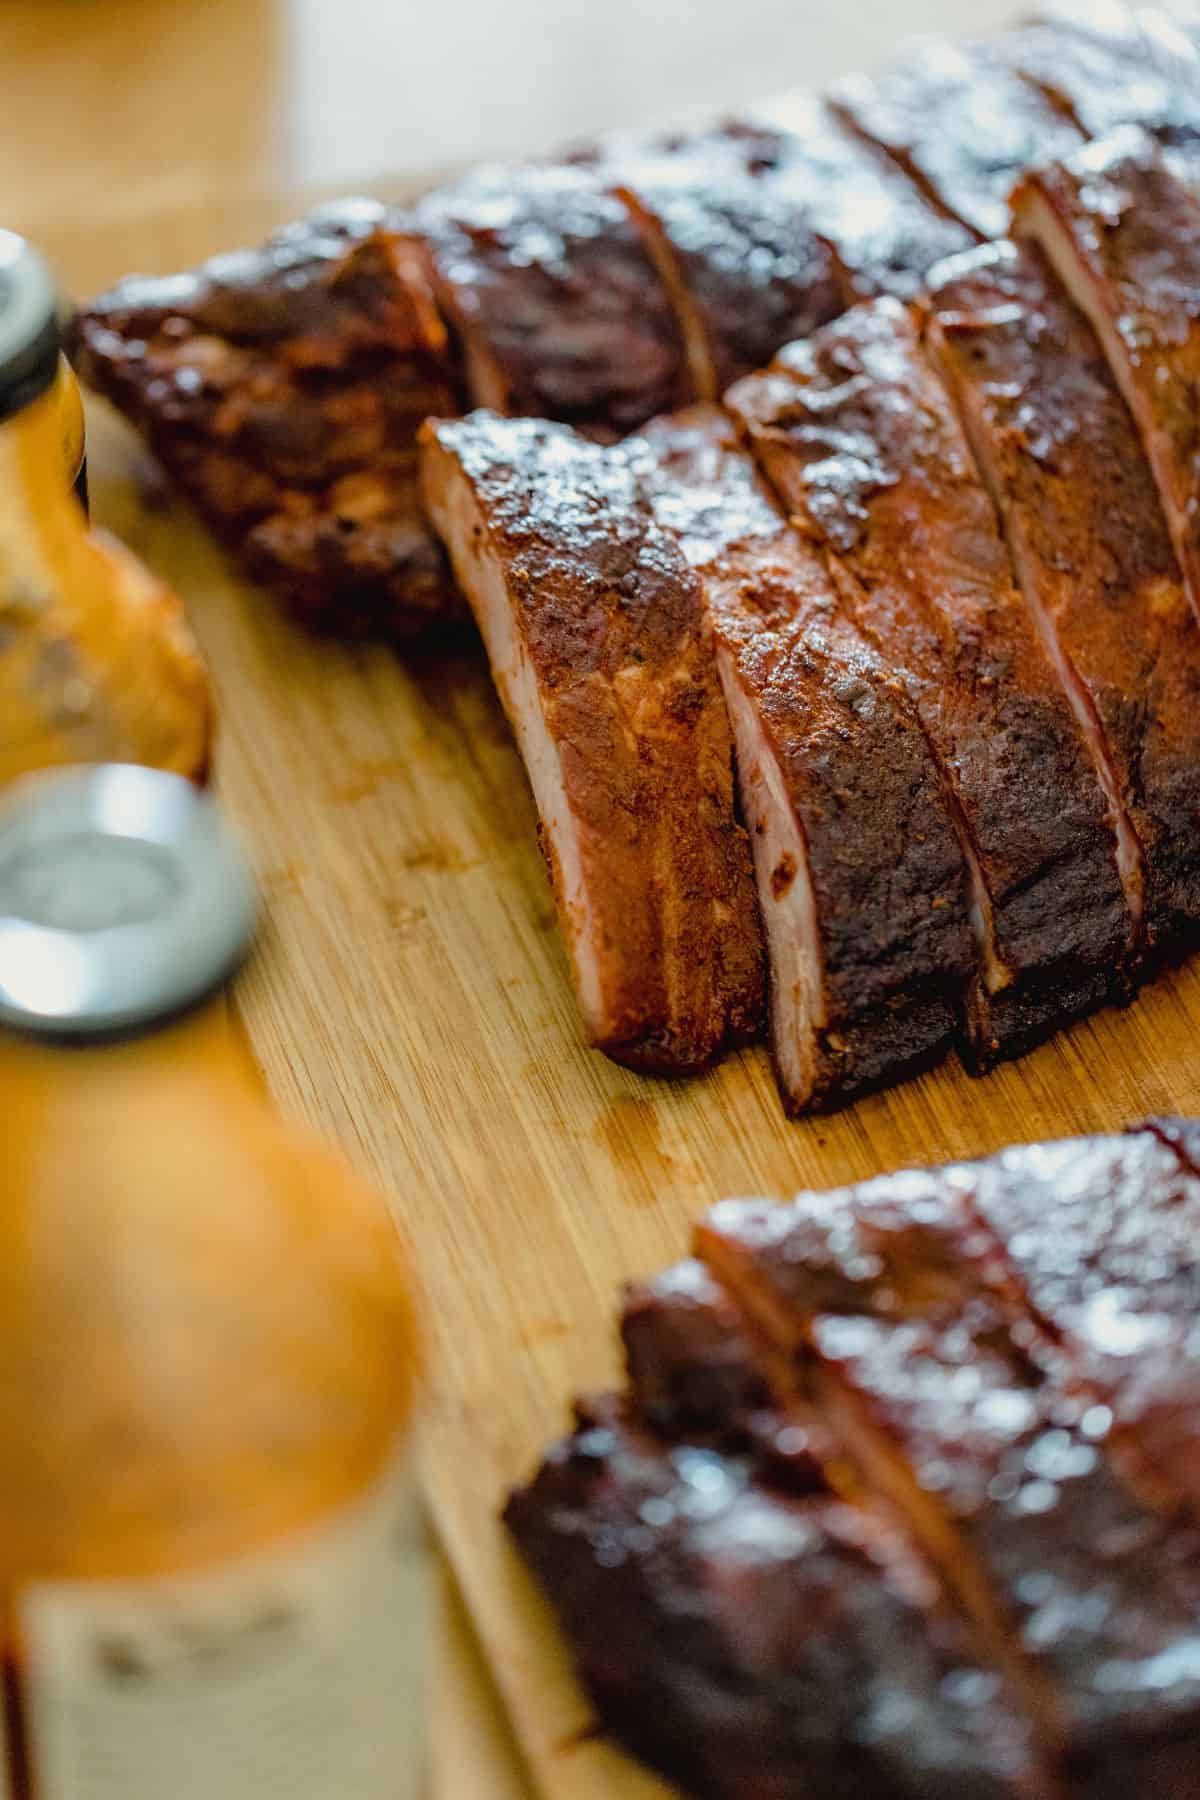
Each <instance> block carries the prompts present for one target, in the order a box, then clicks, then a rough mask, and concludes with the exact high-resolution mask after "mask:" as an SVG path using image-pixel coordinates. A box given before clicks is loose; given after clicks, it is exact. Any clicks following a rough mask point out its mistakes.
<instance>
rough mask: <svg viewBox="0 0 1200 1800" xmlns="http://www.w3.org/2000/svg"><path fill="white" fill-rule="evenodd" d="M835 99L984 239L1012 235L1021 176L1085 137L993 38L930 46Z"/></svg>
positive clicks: (839, 90) (850, 120)
mask: <svg viewBox="0 0 1200 1800" xmlns="http://www.w3.org/2000/svg"><path fill="white" fill-rule="evenodd" d="M1001 42H1002V40H1001ZM831 102H832V104H833V106H834V108H835V110H836V111H837V113H838V114H839V116H840V117H841V118H843V119H844V120H845V121H846V123H847V124H848V125H850V126H851V127H852V128H853V129H854V130H855V131H858V132H859V133H860V134H861V135H862V136H863V137H865V138H867V139H868V140H869V141H871V142H872V143H875V144H878V145H879V146H880V147H881V148H882V149H884V150H886V151H888V153H889V154H890V155H891V156H893V157H895V159H896V161H897V162H898V163H899V164H900V166H901V168H903V169H904V170H905V171H906V172H907V173H908V174H909V175H910V176H911V177H912V179H913V180H914V181H915V182H916V183H917V184H918V186H919V187H920V188H921V189H922V191H923V192H924V193H925V194H927V195H928V197H929V198H930V199H931V200H932V201H933V202H934V203H935V204H936V205H937V206H939V207H941V208H942V210H943V211H944V212H946V213H947V214H948V215H949V216H950V217H951V218H954V219H957V220H959V221H960V223H962V224H963V225H965V226H967V227H968V228H969V229H970V230H972V231H974V232H976V233H977V234H978V236H980V237H985V238H993V237H1003V235H1004V233H1005V232H1006V231H1007V229H1008V210H1007V201H1008V194H1009V190H1010V188H1011V187H1012V184H1013V182H1014V181H1015V180H1016V179H1017V177H1018V175H1021V174H1023V173H1024V171H1025V170H1026V169H1028V168H1030V167H1031V166H1032V165H1033V164H1035V163H1041V162H1046V161H1049V160H1050V159H1051V158H1052V157H1055V156H1060V155H1066V154H1069V153H1070V151H1071V150H1073V149H1074V148H1075V147H1076V146H1077V145H1078V144H1079V142H1080V137H1081V134H1080V132H1079V129H1078V127H1077V126H1076V125H1075V124H1074V122H1073V121H1072V120H1071V119H1069V118H1067V117H1066V116H1065V115H1064V113H1063V112H1062V111H1061V109H1060V108H1059V107H1057V106H1055V105H1054V104H1053V103H1052V102H1051V101H1050V100H1048V99H1047V98H1046V97H1045V96H1044V95H1043V94H1042V93H1040V92H1039V91H1038V89H1037V88H1036V87H1035V86H1034V85H1033V84H1032V83H1030V82H1027V81H1025V80H1023V79H1022V78H1021V76H1020V75H1018V74H1017V73H1016V71H1015V70H1013V69H1011V68H1009V67H1007V66H1006V64H1005V61H1004V58H1003V55H1002V54H1000V53H999V52H998V51H997V49H996V47H995V46H994V45H992V44H990V43H987V42H979V43H976V44H967V45H964V46H962V47H961V48H960V47H959V46H957V45H954V44H948V43H943V42H940V41H937V40H933V39H929V40H923V41H921V42H919V43H917V44H915V45H914V46H912V47H911V48H910V49H909V50H908V51H906V52H905V54H904V55H903V56H901V57H899V58H897V60H896V61H894V62H892V63H890V64H889V65H888V66H887V67H886V68H884V69H883V70H882V71H881V72H880V73H879V74H877V75H855V76H848V77H847V78H846V79H844V80H843V81H841V82H839V83H838V84H837V86H836V87H835V88H834V89H833V90H832V94H831Z"/></svg>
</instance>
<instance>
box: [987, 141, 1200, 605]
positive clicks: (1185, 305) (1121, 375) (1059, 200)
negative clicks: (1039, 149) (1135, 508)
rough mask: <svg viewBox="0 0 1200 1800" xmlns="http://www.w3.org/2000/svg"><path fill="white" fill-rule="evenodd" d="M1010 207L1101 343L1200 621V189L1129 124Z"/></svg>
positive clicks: (1022, 190) (1030, 180) (1033, 178)
mask: <svg viewBox="0 0 1200 1800" xmlns="http://www.w3.org/2000/svg"><path fill="white" fill-rule="evenodd" d="M1013 214H1014V220H1015V224H1016V229H1017V232H1018V233H1019V234H1020V235H1022V236H1025V237H1033V238H1036V239H1037V240H1038V242H1039V243H1040V244H1041V246H1042V248H1043V250H1044V251H1045V252H1046V254H1047V256H1048V257H1049V259H1050V261H1051V263H1052V264H1053V265H1054V268H1055V270H1056V271H1057V273H1058V275H1059V277H1060V279H1061V280H1062V281H1063V283H1064V285H1065V286H1066V288H1067V290H1068V292H1069V293H1070V294H1071V296H1072V298H1073V299H1074V300H1075V302H1076V304H1077V305H1078V306H1079V307H1080V308H1081V309H1082V311H1083V312H1084V313H1086V314H1087V317H1088V318H1089V319H1090V321H1091V323H1092V326H1093V327H1094V329H1095V331H1096V333H1097V335H1098V337H1099V338H1100V341H1101V343H1102V344H1103V345H1104V349H1105V352H1106V354H1107V356H1108V359H1109V362H1110V364H1111V365H1112V370H1113V374H1114V375H1115V376H1116V379H1117V381H1118V383H1119V385H1120V387H1121V391H1122V393H1123V394H1124V396H1125V399H1126V401H1127V402H1128V404H1129V408H1130V411H1131V412H1132V413H1133V416H1134V418H1135V419H1136V420H1137V424H1138V428H1139V430H1140V431H1141V435H1142V440H1143V443H1144V444H1145V447H1146V453H1147V455H1148V456H1149V459H1150V465H1151V467H1152V469H1153V470H1154V474H1155V478H1156V480H1157V482H1158V487H1159V492H1160V493H1161V495H1162V501H1163V506H1164V508H1165V510H1166V515H1167V524H1168V526H1169V528H1170V532H1171V539H1172V542H1173V544H1174V546H1175V554H1176V556H1177V557H1178V558H1179V565H1180V567H1181V569H1182V570H1183V576H1184V581H1185V584H1186V586H1187V590H1188V594H1189V597H1190V599H1191V602H1192V606H1193V609H1194V610H1195V612H1196V616H1197V618H1198V619H1200V194H1197V193H1196V192H1195V191H1194V190H1193V189H1192V188H1191V187H1189V186H1188V185H1187V183H1186V182H1185V181H1184V180H1183V179H1182V177H1181V175H1180V173H1179V172H1177V171H1176V170H1175V168H1174V167H1173V166H1172V162H1171V159H1170V156H1169V155H1168V153H1166V152H1164V151H1163V150H1162V149H1161V148H1160V147H1159V146H1158V145H1157V144H1156V143H1155V142H1154V140H1153V139H1151V138H1149V137H1147V136H1146V135H1145V134H1144V133H1141V132H1136V131H1123V132H1117V133H1114V134H1113V135H1112V136H1111V137H1109V138H1105V139H1103V140H1101V141H1100V142H1098V143H1095V144H1089V145H1088V146H1087V147H1086V148H1085V149H1083V150H1081V151H1080V152H1079V153H1078V154H1077V155H1076V156H1074V157H1071V158H1069V159H1068V160H1065V161H1062V162H1058V163H1054V164H1052V165H1051V166H1049V167H1047V168H1043V169H1039V170H1036V171H1034V172H1033V173H1031V174H1029V175H1028V176H1027V177H1026V178H1025V180H1024V181H1023V182H1022V183H1021V184H1020V186H1019V187H1018V189H1017V190H1016V192H1015V194H1014V196H1013Z"/></svg>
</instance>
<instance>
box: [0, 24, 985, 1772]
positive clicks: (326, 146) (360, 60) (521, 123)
mask: <svg viewBox="0 0 1200 1800" xmlns="http://www.w3.org/2000/svg"><path fill="white" fill-rule="evenodd" d="M1012 10H1013V7H1012V4H1011V0H910V4H909V5H908V6H907V7H905V8H904V9H898V8H896V7H895V6H894V4H893V0H858V3H857V4H856V5H855V6H854V7H853V8H845V9H834V8H830V7H829V6H828V5H827V4H826V3H825V0H738V4H737V5H734V6H731V5H729V4H728V3H727V0H722V3H721V4H716V3H713V0H703V3H701V4H697V3H696V0H665V3H663V4H659V5H654V4H649V5H648V4H647V0H605V4H604V5H601V6H597V5H596V4H595V3H594V0H557V4H553V5H552V4H549V0H505V4H503V5H502V4H500V3H499V0H455V3H454V4H452V5H447V6H443V7H440V8H439V7H420V8H418V7H411V6H403V5H398V4H396V3H395V0H5V4H4V6H3V8H0V63H2V66H3V68H4V70H5V76H6V81H5V91H6V98H5V109H4V119H3V124H2V125H0V140H2V149H3V154H2V155H0V224H4V225H7V226H10V227H12V228H14V229H17V230H20V231H23V232H25V233H27V234H28V235H30V236H31V237H33V238H34V239H35V240H37V241H39V242H40V243H41V244H43V245H44V246H45V247H46V249H47V250H48V251H49V253H50V255H51V256H52V258H53V259H54V260H55V261H56V263H57V265H58V267H59V269H60V271H61V274H62V277H63V280H64V283H65V284H66V285H67V287H68V288H69V289H72V290H74V291H76V292H86V291H88V290H89V289H91V288H93V287H95V286H97V285H100V284H101V283H103V282H106V281H108V280H111V279H113V278H115V277H116V276H118V275H120V274H122V273H124V272H125V269H126V266H127V262H128V259H129V257H130V256H133V255H136V256H137V258H138V260H139V262H141V263H142V264H143V265H149V266H153V267H157V268H164V269H165V268H169V267H171V266H172V264H173V262H174V261H175V259H176V257H177V256H178V255H180V254H183V253H184V252H183V251H182V250H181V248H180V247H181V246H187V251H186V253H187V254H188V255H191V254H193V252H194V247H195V246H196V245H201V246H202V247H203V248H204V249H216V248H219V247H222V243H221V227H222V221H223V217H224V215H225V209H226V206H227V204H229V216H230V218H231V219H234V218H236V220H237V221H238V227H237V229H238V231H239V232H240V230H241V229H242V227H243V226H244V224H245V222H246V221H247V220H249V219H252V218H256V217H258V216H259V215H261V219H262V222H263V224H264V225H266V224H268V223H271V222H273V221H274V220H276V219H277V218H279V217H280V216H281V212H282V211H283V209H284V208H285V205H286V204H288V203H291V202H292V201H294V199H295V197H296V196H298V195H300V194H302V193H307V192H309V191H317V192H325V191H330V192H332V191H352V190H353V189H355V188H356V187H358V186H360V185H363V186H366V185H371V186H376V187H377V186H378V185H379V184H380V182H381V180H384V181H386V182H395V183H396V184H397V185H398V186H405V185H410V184H413V183H416V182H418V181H420V180H421V179H423V178H425V177H426V176H427V175H429V174H430V173H432V172H436V171H440V170H442V169H445V168H447V167H450V166H454V165H462V164H463V163H466V162H468V161H470V160H472V159H474V158H476V157H479V156H482V155H484V154H487V153H490V152H508V151H526V150H530V151H536V150H539V149H543V148H546V147H548V146H550V145H552V144H554V143H555V142H559V141H566V140H572V139H577V138H581V137H584V136H587V135H589V134H591V133H593V132H596V131H599V130H603V129H605V128H608V127H612V126H619V125H626V124H633V123H642V122H649V121H651V120H667V119H674V118H688V117H692V116H698V115H701V114H703V113H705V112H712V113H716V112H720V111H722V110H727V109H730V108H732V107H734V106H736V105H737V104H738V103H739V102H745V101H747V100H749V99H752V98H757V97H762V96H765V95H766V94H768V93H770V92H774V91H778V90H780V89H783V88H786V87H796V86H800V85H805V84H809V83H811V84H813V85H817V84H819V83H820V82H822V81H824V80H825V79H827V78H828V77H829V76H831V75H833V74H836V73H838V72H841V71H843V70H845V69H848V68H851V67H854V66H857V65H861V64H863V63H867V62H870V61H872V60H875V59H876V58H877V57H878V56H880V55H882V54H884V53H885V52H886V50H887V49H888V48H889V47H890V45H891V44H892V43H894V42H895V40H896V39H897V38H899V37H900V36H901V35H907V34H909V33H911V32H913V31H914V30H921V29H925V28H928V29H954V28H959V29H961V28H964V27H966V26H970V27H971V28H982V27H984V26H986V25H989V24H991V23H994V22H996V21H998V20H1000V19H1002V18H1003V17H1005V16H1007V15H1008V14H1009V13H1011V11H1012ZM233 201H236V205H234V204H230V203H232V202H233ZM209 240H211V241H209ZM132 246H136V250H134V249H133V248H131V247H132ZM631 1116H632V1115H631ZM447 1594H448V1597H447V1602H446V1605H445V1606H444V1608H443V1618H444V1630H443V1634H442V1641H443V1650H442V1656H441V1665H440V1679H439V1686H438V1690H437V1699H436V1704H435V1709H434V1746H435V1747H434V1784H435V1787H434V1791H435V1794H436V1796H437V1800H475V1797H476V1796H478V1800H485V1797H486V1800H517V1796H519V1795H520V1794H521V1793H522V1792H524V1791H525V1786H524V1782H523V1779H522V1777H521V1776H520V1774H519V1771H518V1764H517V1761H516V1757H515V1753H514V1751H513V1750H512V1747H511V1740H510V1738H509V1735H508V1730H507V1726H506V1724H505V1722H504V1720H503V1717H502V1715H501V1712H500V1709H499V1706H498V1705H497V1703H496V1701H495V1700H494V1698H493V1697H492V1694H491V1690H490V1686H489V1682H488V1678H487V1676H486V1674H485V1672H484V1669H483V1665H482V1662H481V1660H480V1658H479V1656H478V1653H477V1651H476V1649H475V1646H474V1641H473V1638H472V1634H471V1628H470V1626H469V1624H468V1623H467V1621H466V1617H465V1614H464V1613H463V1611H462V1608H461V1606H460V1604H459V1602H458V1601H457V1599H456V1598H455V1596H454V1595H453V1593H452V1592H451V1591H450V1590H449V1589H448V1590H447Z"/></svg>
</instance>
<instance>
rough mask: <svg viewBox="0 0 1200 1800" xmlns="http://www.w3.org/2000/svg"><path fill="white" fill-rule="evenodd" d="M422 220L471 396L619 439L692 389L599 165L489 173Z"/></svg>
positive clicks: (671, 325) (672, 327)
mask: <svg viewBox="0 0 1200 1800" xmlns="http://www.w3.org/2000/svg"><path fill="white" fill-rule="evenodd" d="M417 216H418V220H419V223H420V227H421V230H422V232H423V234H424V236H425V239H426V241H427V242H428V244H429V246H430V250H431V254H432V257H433V262H434V267H435V270H436V275H437V282H438V292H439V296H440V298H441V300H442V302H443V304H444V305H445V307H446V309H447V313H448V315H449V317H450V318H451V320H452V321H453V323H454V325H455V328H456V330H457V333H458V335H459V337H460V339H461V342H462V345H463V350H464V355H465V361H466V376H467V381H468V384H469V386H470V389H471V395H472V398H473V400H474V401H475V403H476V405H479V406H486V407H489V408H492V409H493V410H495V411H498V412H504V413H512V414H530V415H534V416H537V417H543V418H551V419H562V420H565V421H567V422H569V423H570V424H573V425H576V426H579V427H580V428H581V429H587V430H592V431H598V432H600V433H601V434H609V435H612V434H620V433H622V432H625V431H629V430H630V429H632V428H633V427H634V426H637V425H640V424H641V423H642V422H643V421H644V420H646V419H648V418H650V417H651V415H652V414H654V413H656V412H662V411H665V410H667V409H668V408H669V407H672V406H678V405H680V404H682V403H683V402H684V401H686V400H688V399H690V398H692V390H691V386H690V381H689V376H688V371H687V367H686V362H685V357H684V348H683V342H682V338H681V336H680V331H679V327H678V324H677V321H676V318H675V314H674V311H673V309H672V307H671V304H670V300H669V298H668V296H667V293H666V290H665V289H664V288H663V286H662V283H661V281H660V280H659V278H658V275H657V273H656V272H655V269H654V267H653V265H652V263H651V262H650V259H649V257H648V256H647V255H646V252H645V249H644V248H643V245H642V242H641V239H640V237H639V235H638V232H637V230H636V229H635V227H634V225H633V222H632V221H631V219H630V218H629V215H628V213H627V211H626V208H625V207H624V206H623V205H622V203H621V202H620V200H618V199H617V198H616V197H615V196H614V195H612V194H611V193H609V192H607V190H606V187H605V184H604V182H603V181H602V180H600V179H599V178H598V176H597V175H596V174H595V173H594V172H593V171H592V170H590V169H587V168H573V167H569V166H568V167H562V166H560V167H545V168H541V167H528V166H524V165H517V164H514V165H511V166H497V167H495V168H489V169H484V170H481V171H480V172H479V173H478V174H476V175H472V176H469V177H468V178H467V179H466V180H465V181H463V182H461V183H459V185H458V186H457V187H454V188H450V189H442V190H440V191H439V192H437V193H435V194H433V195H431V196H430V197H429V199H428V200H426V201H424V202H423V203H422V205H421V206H420V207H419V208H418V213H417Z"/></svg>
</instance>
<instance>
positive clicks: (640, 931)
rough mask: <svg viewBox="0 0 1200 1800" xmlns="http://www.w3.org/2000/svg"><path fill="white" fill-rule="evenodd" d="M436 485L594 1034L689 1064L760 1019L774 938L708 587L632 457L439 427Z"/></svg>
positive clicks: (633, 1060) (545, 438)
mask: <svg viewBox="0 0 1200 1800" xmlns="http://www.w3.org/2000/svg"><path fill="white" fill-rule="evenodd" d="M424 457H425V469H424V475H425V495H426V501H427V504H428V506H429V509H430V512H431V515H432V516H433V518H434V520H435V522H436V524H437V526H438V529H439V531H440V532H441V533H442V536H443V538H444V540H445V542H446V543H447V544H448V546H449V549H450V553H451V556H452V558H453V561H454V567H455V571H456V573H457V575H458V577H459V580H460V582H461V583H462V585H463V587H464V589H465V590H466V592H467V594H468V596H469V598H470V600H471V603H472V605H473V607H474V608H475V611H476V616H477V618H478V621H479V626H480V629H481V631H482V633H483V637H484V642H485V644H486V645H487V649H488V654H489V657H490V658H491V663H492V672H493V675H494V677H495V680H496V684H497V687H498V689H499V691H500V694H501V698H502V699H503V701H504V704H505V707H506V709H507V711H508V714H509V718H510V720H511V722H512V725H513V728H514V731H515V732H516V735H517V740H518V743H519V745H520V748H521V752H522V755H523V757H524V759H525V764H526V767H527V769H528V771H529V774H530V779H531V781H532V784H533V788H534V794H535V798H536V800H537V803H538V811H539V815H540V819H541V832H542V841H543V847H544V849H545V851H546V854H547V858H548V860H549V863H550V867H551V871H552V874H553V878H554V884H555V891H556V895H557V898H558V904H559V913H560V918H561V922H562V926H563V932H564V936H565V937H566V940H567V948H568V950H569V952H570V955H571V959H572V963H573V967H574V973H575V979H576V985H577V988H578V990H579V995H580V1002H581V1006H582V1009H583V1013H584V1018H585V1022H586V1024H587V1028H588V1032H589V1035H590V1037H591V1039H592V1041H593V1042H594V1043H595V1044H597V1045H598V1046H599V1047H600V1048H602V1049H604V1050H606V1051H607V1052H608V1054H609V1055H611V1056H613V1057H615V1058H616V1059H617V1060H618V1061H622V1062H627V1063H629V1064H630V1065H631V1066H632V1067H636V1068H641V1069H647V1070H659V1071H663V1072H676V1073H682V1072H685V1071H692V1070H696V1069H700V1068H703V1067H705V1066H706V1065H707V1064H708V1063H711V1062H712V1061H713V1059H714V1058H715V1057H716V1056H718V1055H719V1054H720V1052H721V1051H722V1049H723V1048H724V1047H725V1046H726V1045H727V1044H728V1043H730V1042H738V1041H744V1040H745V1039H747V1038H749V1037H752V1036H754V1035H756V1033H757V1032H758V1031H759V1030H761V1028H762V1013H763V968H762V942H761V935H760V927H759V920H758V909H757V905H756V902H755V896H754V886H753V875H752V872H751V866H750V852H749V846H748V844H747V841H746V836H745V833H744V832H743V831H742V830H741V828H740V827H739V826H738V825H737V824H736V822H735V819H734V807H733V766H732V765H733V749H732V744H731V741H730V736H729V724H728V720H727V719H726V716H725V709H724V704H723V702H722V699H721V692H720V686H719V683H718V680H717V673H716V668H715V663H714V658H713V653H712V640H711V636H710V634H709V631H708V627H707V624H706V621H705V617H704V610H703V603H702V598H701V594H700V590H699V585H698V583H697V581H696V578H695V576H694V575H693V574H692V573H691V571H690V570H689V568H688V566H687V564H686V562H685V561H684V559H683V557H682V555H681V554H680V552H679V551H678V549H677V548H676V546H675V544H674V543H673V541H672V540H671V539H670V538H669V537H668V536H667V535H666V533H665V532H664V531H662V529H661V528H660V527H659V526H658V525H656V523H655V521H654V518H653V515H652V513H651V510H650V507H649V504H648V503H647V502H646V500H645V499H644V498H643V497H642V495H641V493H640V492H639V490H638V487H637V484H636V482H635V480H634V477H633V474H632V472H631V470H630V467H629V464H628V461H627V459H625V458H624V457H622V456H621V455H620V453H618V452H615V451H612V450H606V449H603V448H602V447H600V446H598V445H595V444H591V443H589V442H587V440H586V439H583V438H581V437H579V436H578V435H577V434H576V433H574V432H572V431H571V430H569V429H568V428H567V427H565V426H556V425H552V424H546V423H541V422H538V421H534V420H504V419H500V418H498V417H496V416H495V415H493V414H489V413H482V412H481V413H475V414H473V415H472V416H471V417H470V418H469V419H466V420H462V421H459V422H449V423H445V424H441V425H437V426H434V425H432V424H431V425H430V426H429V427H427V428H426V433H425V439H424Z"/></svg>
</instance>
